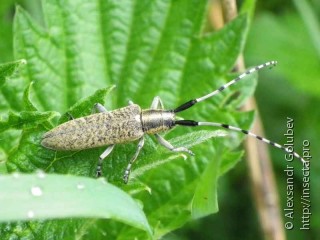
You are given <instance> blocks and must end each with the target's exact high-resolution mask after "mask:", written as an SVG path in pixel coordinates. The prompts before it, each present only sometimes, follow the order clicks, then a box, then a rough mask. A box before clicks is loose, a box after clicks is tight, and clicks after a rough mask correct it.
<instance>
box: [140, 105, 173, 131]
mask: <svg viewBox="0 0 320 240" xmlns="http://www.w3.org/2000/svg"><path fill="white" fill-rule="evenodd" d="M141 120H142V129H143V131H144V132H145V133H148V134H154V133H159V132H163V131H166V130H169V129H171V128H173V127H174V122H175V114H174V113H173V112H171V111H167V110H160V109H148V110H143V111H142V113H141Z"/></svg>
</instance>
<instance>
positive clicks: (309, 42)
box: [0, 0, 320, 239]
mask: <svg viewBox="0 0 320 240" xmlns="http://www.w3.org/2000/svg"><path fill="white" fill-rule="evenodd" d="M16 4H19V5H21V6H23V8H25V9H26V10H27V11H28V12H29V13H30V14H31V15H32V16H33V17H34V18H35V19H37V20H38V21H39V22H41V21H42V16H41V4H40V1H39V0H32V1H30V0H29V1H27V0H25V1H22V0H21V1H13V0H2V1H1V2H0V39H1V40H0V62H1V63H4V62H7V61H13V60H15V59H13V50H12V49H13V36H12V21H13V16H14V10H15V5H16ZM319 26H320V1H317V0H311V1H305V0H301V1H300V0H294V1H290V0H281V1H276V0H272V1H257V7H256V12H255V17H254V20H253V21H252V28H251V30H250V33H249V36H248V40H247V44H246V49H245V52H244V58H245V62H246V66H252V65H257V64H259V63H263V62H265V61H268V60H277V61H278V66H277V67H276V68H274V70H272V71H262V72H261V73H259V75H260V76H259V84H258V88H257V91H256V95H255V96H256V99H257V102H258V108H259V111H260V115H261V118H262V122H263V125H264V128H265V136H266V137H267V138H269V139H272V140H277V141H278V142H285V140H286V138H285V136H284V135H283V134H284V133H285V131H286V118H287V117H291V118H293V119H294V122H295V126H294V136H295V144H296V150H297V151H298V152H299V153H301V152H302V141H303V140H309V141H310V143H311V145H310V148H311V155H312V163H311V183H310V185H311V204H312V208H311V211H312V217H311V230H310V231H301V230H299V229H298V226H300V223H301V204H300V201H299V196H300V194H301V190H302V188H301V184H302V181H301V178H302V174H301V171H299V169H300V166H301V165H300V163H299V162H298V161H296V162H295V163H294V166H295V169H296V171H295V189H294V190H295V200H296V202H295V215H294V218H295V219H294V221H295V226H296V227H295V228H294V229H293V230H291V231H286V235H287V238H288V239H320V237H319V236H320V210H319V209H320V207H319V204H318V203H320V194H318V193H317V189H320V176H319V174H318V173H319V172H320V171H319V170H320V163H319V161H317V159H319V158H320V151H319V150H318V149H317V145H319V141H318V137H319V136H320V125H319V122H318V120H319V119H320V109H319V107H318V106H319V105H320V27H319ZM269 149H270V152H271V157H272V163H273V166H274V171H275V175H276V180H277V186H278V190H279V193H280V200H281V209H283V208H285V201H286V195H285V192H286V185H285V184H286V182H285V174H284V172H283V169H284V166H285V164H286V163H285V162H284V161H283V153H282V152H281V151H279V150H277V149H273V148H269ZM219 184H220V185H219V207H220V211H219V212H218V213H217V214H215V215H212V216H209V217H206V218H204V219H201V220H199V221H197V222H192V223H190V224H188V225H187V226H185V227H184V228H182V229H180V230H178V231H176V232H174V233H172V234H170V235H168V236H167V237H166V238H167V239H195V238H197V239H260V238H261V230H260V225H259V220H258V217H257V213H256V210H255V205H254V202H253V199H252V193H251V189H250V187H251V185H250V180H249V178H248V169H247V166H246V163H245V161H242V162H241V163H240V164H239V165H238V166H237V167H236V168H234V169H233V170H232V171H231V172H230V173H229V174H228V175H227V176H226V177H224V178H222V179H221V181H220V183H219ZM239 199H241V201H239ZM283 215H284V214H282V216H283Z"/></svg>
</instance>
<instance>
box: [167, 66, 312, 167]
mask: <svg viewBox="0 0 320 240" xmlns="http://www.w3.org/2000/svg"><path fill="white" fill-rule="evenodd" d="M276 64H277V61H270V62H266V63H264V64H261V65H258V66H256V67H253V68H251V69H249V70H247V71H246V72H244V73H242V74H241V75H240V76H238V77H236V78H235V79H233V80H231V81H230V82H228V83H226V84H224V85H222V86H221V87H219V88H218V89H217V90H215V91H213V92H211V93H209V94H207V95H204V96H202V97H200V98H196V99H193V100H190V101H188V102H186V103H184V104H182V105H180V106H179V107H177V108H175V109H174V110H172V111H173V112H174V113H178V112H182V111H184V110H186V109H188V108H191V107H192V106H194V105H195V104H196V103H199V102H202V101H204V100H206V99H208V98H210V97H213V96H214V95H216V94H218V93H220V92H222V91H223V90H225V89H226V88H228V87H230V86H231V85H233V84H235V83H237V82H238V81H240V80H241V79H243V78H245V77H246V76H248V75H250V74H252V73H253V72H256V71H258V70H260V69H263V68H265V67H268V66H270V67H272V66H275V65H276ZM175 124H176V125H181V126H191V127H195V126H213V127H220V128H226V129H230V130H232V131H237V132H242V133H244V134H246V135H249V136H251V137H254V138H256V139H258V140H260V141H262V142H265V143H267V144H269V145H271V146H274V147H276V148H279V149H282V150H283V151H285V152H286V153H290V154H293V155H294V156H295V157H296V158H298V159H300V160H301V162H302V163H305V162H306V160H304V159H303V157H301V156H300V155H299V154H298V153H296V152H293V151H291V148H286V147H284V146H283V145H281V144H279V143H276V142H272V141H270V140H268V139H266V138H263V137H260V136H258V135H256V134H254V133H252V132H250V131H247V130H244V129H241V128H238V127H234V126H230V125H228V124H223V123H215V122H197V121H193V120H176V121H175Z"/></svg>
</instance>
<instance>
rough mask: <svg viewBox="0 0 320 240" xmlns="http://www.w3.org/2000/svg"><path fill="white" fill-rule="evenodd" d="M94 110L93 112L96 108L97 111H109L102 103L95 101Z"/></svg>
mask: <svg viewBox="0 0 320 240" xmlns="http://www.w3.org/2000/svg"><path fill="white" fill-rule="evenodd" d="M92 110H93V111H92V112H94V110H95V111H97V112H108V110H107V109H106V108H105V107H104V106H103V105H102V104H100V103H95V104H94V106H93V109H92Z"/></svg>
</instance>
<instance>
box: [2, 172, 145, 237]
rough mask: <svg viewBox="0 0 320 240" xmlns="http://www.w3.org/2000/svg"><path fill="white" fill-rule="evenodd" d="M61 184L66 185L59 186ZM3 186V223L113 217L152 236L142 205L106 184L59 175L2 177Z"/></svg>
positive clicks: (42, 174) (13, 175)
mask: <svg viewBox="0 0 320 240" xmlns="http://www.w3.org/2000/svg"><path fill="white" fill-rule="evenodd" d="M59 182H60V183H63V184H57V183H59ZM0 185H1V186H3V187H2V189H1V195H0V211H1V216H0V222H8V221H21V220H24V221H25V220H35V219H51V218H66V217H69V218H70V217H77V218H79V217H82V218H112V219H115V220H117V221H121V222H123V223H126V224H128V225H131V226H133V227H136V228H139V229H142V230H144V231H146V232H148V233H149V234H150V233H151V229H150V226H149V224H148V221H147V219H146V216H145V215H144V213H143V212H142V210H141V208H140V206H139V205H138V204H137V203H136V202H135V201H134V200H133V199H132V198H131V197H130V196H129V195H127V194H126V193H125V192H123V191H122V190H120V189H118V188H116V187H114V186H113V185H111V184H109V183H107V182H105V181H97V180H93V179H90V178H84V177H74V176H62V175H56V174H49V175H45V174H44V173H38V174H33V175H26V174H23V175H20V174H18V173H16V174H12V175H11V176H1V177H0ZM57 193H58V194H57ZM12 196H14V201H12Z"/></svg>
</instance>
